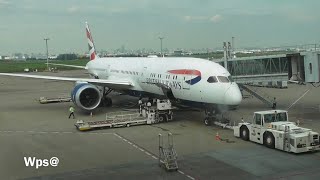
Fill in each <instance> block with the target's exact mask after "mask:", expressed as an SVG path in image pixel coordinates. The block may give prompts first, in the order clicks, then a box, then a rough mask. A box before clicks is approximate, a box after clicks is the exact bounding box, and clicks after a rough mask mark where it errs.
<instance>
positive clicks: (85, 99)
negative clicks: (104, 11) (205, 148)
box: [0, 24, 242, 124]
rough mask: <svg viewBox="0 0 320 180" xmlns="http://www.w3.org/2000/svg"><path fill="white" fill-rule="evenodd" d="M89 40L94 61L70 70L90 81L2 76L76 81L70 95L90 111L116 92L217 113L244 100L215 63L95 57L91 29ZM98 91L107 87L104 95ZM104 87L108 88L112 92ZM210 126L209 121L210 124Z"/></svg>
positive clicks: (173, 59) (237, 88)
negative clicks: (82, 71) (81, 72)
mask: <svg viewBox="0 0 320 180" xmlns="http://www.w3.org/2000/svg"><path fill="white" fill-rule="evenodd" d="M86 35H87V39H88V44H89V50H90V61H89V62H88V63H87V65H86V66H85V67H84V66H73V65H65V66H71V67H75V68H82V69H86V70H87V71H88V72H89V74H90V76H91V78H88V79H84V78H67V77H56V76H41V75H29V74H12V73H0V75H5V76H16V77H29V78H39V79H49V80H60V81H73V82H76V85H75V87H74V89H73V90H72V92H71V97H72V101H73V102H74V104H75V105H76V106H77V107H79V108H81V109H84V110H88V111H91V110H93V109H95V108H97V107H98V106H99V104H100V103H101V102H102V101H107V102H109V103H110V102H111V101H110V98H106V95H107V94H108V92H110V91H111V90H114V91H118V92H123V93H126V94H129V95H132V96H137V97H152V98H155V97H157V98H169V99H171V100H172V101H175V102H178V103H183V104H186V105H189V106H197V107H201V108H203V109H205V110H206V111H205V112H218V110H219V109H221V107H230V106H231V107H232V106H237V105H239V104H240V102H241V100H242V96H241V93H240V90H239V87H238V85H237V84H236V83H235V82H233V80H232V78H231V76H230V73H229V72H228V71H227V70H226V69H225V68H224V67H222V66H220V65H219V64H217V63H215V62H212V61H209V60H205V59H199V58H187V57H136V58H111V57H106V58H100V57H99V56H98V55H97V54H96V52H95V47H94V43H93V39H92V36H91V32H90V29H89V26H88V24H86ZM56 65H61V64H56ZM99 87H103V91H101V90H100V89H99ZM105 87H107V88H108V91H107V92H105ZM206 114H207V113H206ZM209 123H210V122H209V120H208V118H205V124H209Z"/></svg>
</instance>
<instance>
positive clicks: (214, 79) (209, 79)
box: [207, 76, 218, 83]
mask: <svg viewBox="0 0 320 180" xmlns="http://www.w3.org/2000/svg"><path fill="white" fill-rule="evenodd" d="M207 82H208V83H215V82H218V80H217V78H216V77H215V76H210V77H209V78H208V80H207Z"/></svg>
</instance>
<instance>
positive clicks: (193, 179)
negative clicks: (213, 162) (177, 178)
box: [187, 175, 195, 180]
mask: <svg viewBox="0 0 320 180" xmlns="http://www.w3.org/2000/svg"><path fill="white" fill-rule="evenodd" d="M187 177H188V178H189V179H192V180H195V178H193V177H191V176H189V175H187Z"/></svg>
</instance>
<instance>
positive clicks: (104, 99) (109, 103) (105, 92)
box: [100, 87, 113, 107]
mask: <svg viewBox="0 0 320 180" xmlns="http://www.w3.org/2000/svg"><path fill="white" fill-rule="evenodd" d="M112 91H113V89H111V88H107V87H103V91H102V99H101V103H100V106H103V107H110V106H112V99H111V98H110V97H108V94H109V93H111V92H112Z"/></svg>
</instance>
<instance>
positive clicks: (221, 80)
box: [218, 76, 230, 83]
mask: <svg viewBox="0 0 320 180" xmlns="http://www.w3.org/2000/svg"><path fill="white" fill-rule="evenodd" d="M218 79H219V81H220V82H222V83H228V82H230V81H229V79H228V78H227V77H225V76H218Z"/></svg>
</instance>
